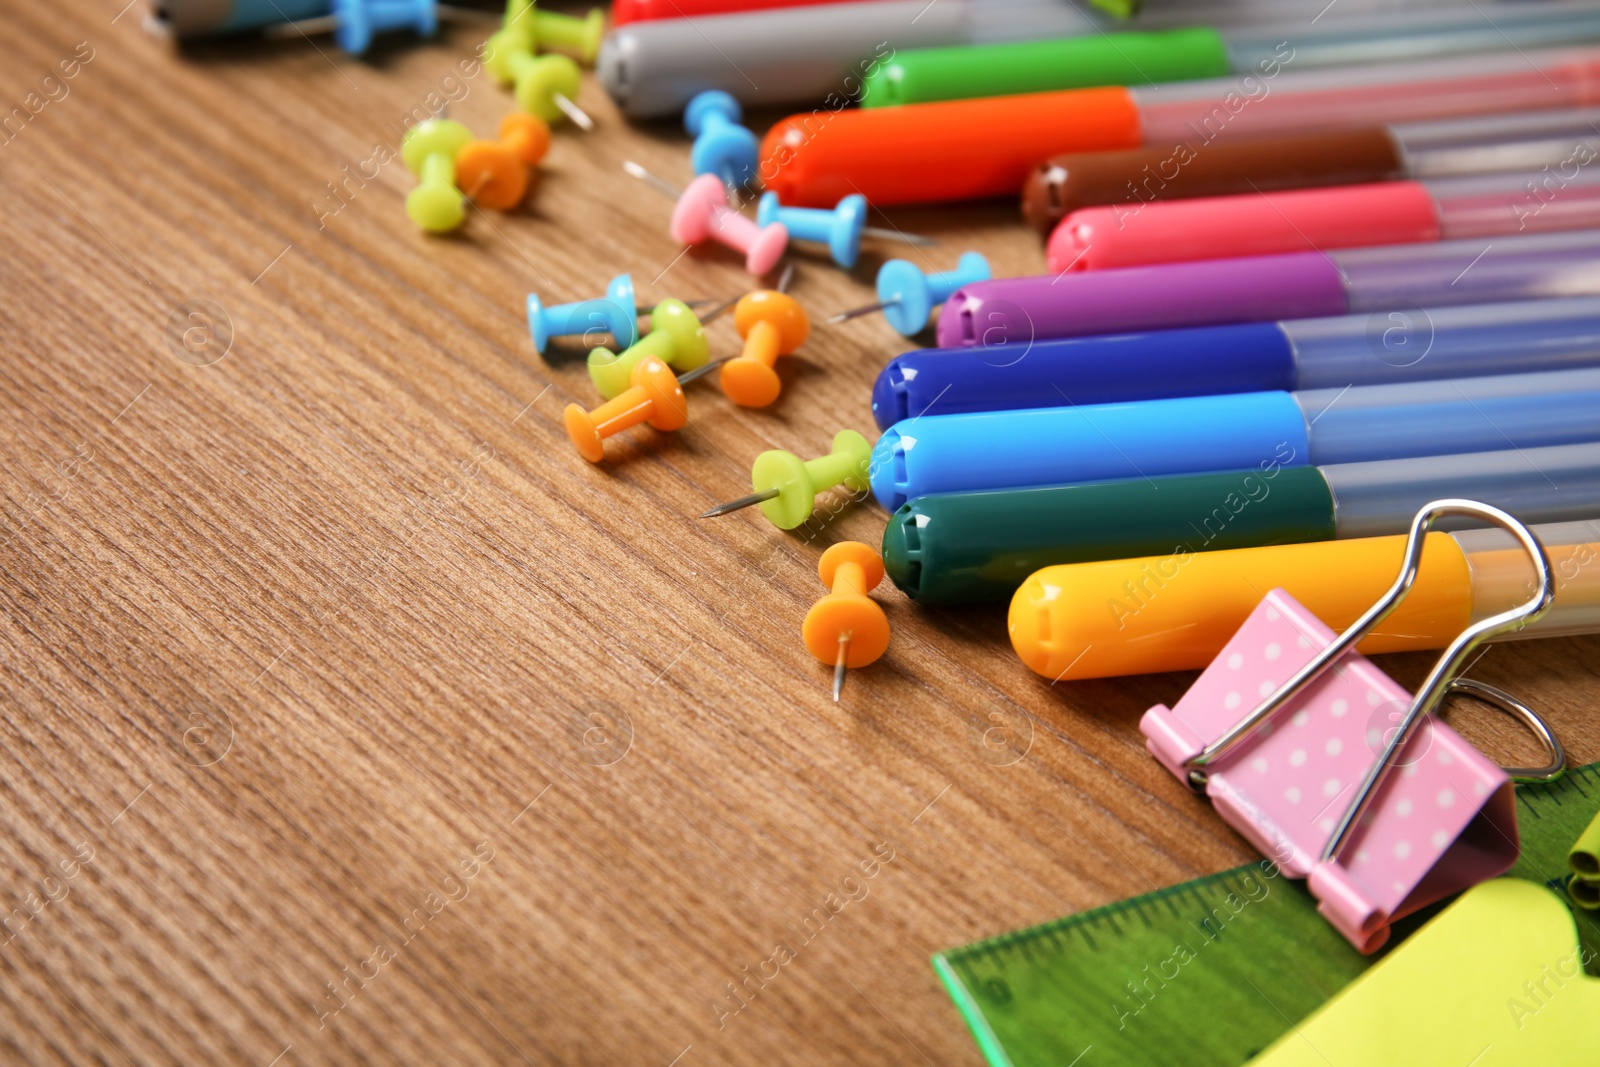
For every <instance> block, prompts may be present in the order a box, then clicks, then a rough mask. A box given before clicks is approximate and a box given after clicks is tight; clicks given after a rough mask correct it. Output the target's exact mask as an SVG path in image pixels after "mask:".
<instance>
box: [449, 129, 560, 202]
mask: <svg viewBox="0 0 1600 1067" xmlns="http://www.w3.org/2000/svg"><path fill="white" fill-rule="evenodd" d="M549 150H550V126H549V125H548V124H547V123H546V122H545V121H544V119H541V118H540V117H539V116H537V115H529V114H527V113H525V112H521V111H513V112H512V113H511V114H509V115H507V116H506V117H505V118H503V119H501V120H500V139H499V140H497V141H472V142H471V143H469V144H467V145H466V146H464V147H463V148H462V149H461V151H460V152H459V153H458V154H457V155H456V184H457V185H458V186H460V188H461V191H462V192H463V193H464V194H465V195H466V197H467V199H468V200H471V201H473V202H475V203H477V204H480V205H482V206H483V207H489V208H494V209H495V210H496V211H510V210H511V209H512V208H514V207H516V206H517V205H518V204H520V203H522V198H523V197H524V196H525V195H527V192H528V175H529V171H530V170H531V169H532V168H533V167H536V166H538V164H539V161H540V160H541V159H543V158H544V154H545V153H546V152H548V151H549Z"/></svg>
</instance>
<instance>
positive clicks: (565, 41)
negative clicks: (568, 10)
mask: <svg viewBox="0 0 1600 1067" xmlns="http://www.w3.org/2000/svg"><path fill="white" fill-rule="evenodd" d="M504 28H505V29H507V30H510V31H512V33H514V34H515V40H516V42H517V47H518V48H519V49H520V50H521V51H524V52H532V51H533V50H534V49H535V47H537V48H539V49H548V48H556V49H559V50H561V51H563V52H570V53H571V54H573V55H575V56H577V57H578V59H579V60H580V61H582V62H584V63H587V64H589V65H590V66H593V65H594V60H595V57H596V56H598V55H599V54H600V40H601V38H603V37H604V36H605V33H606V16H605V12H603V11H601V10H600V9H599V8H597V7H593V8H590V9H589V14H588V16H586V17H585V18H581V19H580V18H575V17H573V16H572V15H563V14H560V13H558V12H554V11H541V10H539V8H538V5H536V4H535V3H534V2H533V0H506V17H505V22H504Z"/></svg>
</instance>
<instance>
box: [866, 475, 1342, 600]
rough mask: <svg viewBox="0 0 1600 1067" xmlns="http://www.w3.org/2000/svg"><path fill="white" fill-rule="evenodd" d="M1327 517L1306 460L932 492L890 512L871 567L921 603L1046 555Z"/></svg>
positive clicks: (1172, 548)
mask: <svg viewBox="0 0 1600 1067" xmlns="http://www.w3.org/2000/svg"><path fill="white" fill-rule="evenodd" d="M1333 519H1334V516H1333V493H1332V492H1331V491H1330V490H1329V488H1328V482H1327V480H1326V479H1325V478H1324V477H1323V476H1322V473H1321V472H1320V471H1319V470H1318V469H1317V468H1315V467H1279V468H1276V469H1274V470H1273V472H1272V473H1271V474H1268V473H1266V472H1264V471H1260V470H1241V471H1226V472H1223V473H1219V474H1195V475H1185V476H1175V477H1169V478H1154V479H1151V478H1130V479H1127V480H1126V481H1116V482H1091V483H1085V484H1081V485H1058V486H1046V487H1042V488H1036V489H995V490H988V491H983V492H970V493H935V494H932V495H929V496H921V497H916V498H914V499H912V500H910V501H908V502H907V503H905V504H903V505H901V507H900V508H899V509H898V510H897V511H896V512H895V513H894V514H893V515H892V516H890V518H889V525H888V527H887V528H885V530H884V532H883V565H884V569H885V570H886V571H887V572H888V574H889V577H890V578H891V579H893V580H894V584H895V585H897V586H899V587H900V589H901V590H902V591H904V592H905V594H906V595H907V596H909V597H911V598H912V599H914V600H920V601H922V602H923V603H926V604H959V603H968V604H970V603H986V602H1003V601H1006V600H1009V599H1011V595H1012V594H1013V593H1015V592H1016V591H1017V587H1018V586H1020V585H1021V584H1022V583H1023V581H1024V580H1026V579H1027V577H1028V576H1029V575H1030V574H1032V573H1033V572H1034V571H1037V570H1039V569H1040V568H1042V567H1049V566H1053V565H1055V564H1057V563H1080V562H1084V561H1088V560H1101V559H1124V558H1131V557H1137V556H1164V555H1167V554H1169V553H1176V554H1185V553H1187V552H1191V551H1193V552H1199V551H1205V550H1212V549H1224V548H1250V547H1255V546H1259V545H1280V544H1291V543H1295V542H1303V541H1328V540H1332V539H1333V537H1334V521H1333Z"/></svg>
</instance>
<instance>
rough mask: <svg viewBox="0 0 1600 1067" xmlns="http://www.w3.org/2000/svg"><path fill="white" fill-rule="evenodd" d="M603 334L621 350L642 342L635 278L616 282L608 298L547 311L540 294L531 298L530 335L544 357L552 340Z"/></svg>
mask: <svg viewBox="0 0 1600 1067" xmlns="http://www.w3.org/2000/svg"><path fill="white" fill-rule="evenodd" d="M602 331H603V332H605V333H609V334H610V335H611V336H612V337H613V338H614V339H615V341H616V344H617V346H618V347H619V348H630V347H632V346H633V345H634V344H635V343H636V342H637V341H638V340H639V321H638V316H637V311H636V309H635V307H634V295H633V278H632V277H630V276H629V275H626V274H619V275H617V276H616V277H615V278H612V279H611V284H610V285H607V286H606V295H605V296H602V297H596V298H594V299H592V300H574V301H572V302H571V303H567V304H555V305H552V306H550V307H545V306H544V303H543V302H542V301H541V300H540V299H539V294H538V293H529V294H528V332H529V333H530V334H532V335H533V350H534V351H535V352H538V353H539V354H540V355H543V354H544V350H545V347H546V346H547V345H549V343H550V339H551V338H552V337H578V336H582V335H584V334H588V333H598V332H602ZM623 388H626V385H624V386H623ZM621 391H622V390H621V389H618V390H615V391H614V392H621ZM608 395H611V394H608Z"/></svg>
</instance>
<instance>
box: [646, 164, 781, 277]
mask: <svg viewBox="0 0 1600 1067" xmlns="http://www.w3.org/2000/svg"><path fill="white" fill-rule="evenodd" d="M623 166H624V168H625V169H626V170H627V171H628V173H629V174H632V175H633V176H634V177H637V178H642V179H644V180H645V181H647V182H649V183H650V184H651V185H653V186H655V187H656V188H657V189H660V190H661V191H662V192H665V193H668V194H670V195H672V196H674V197H676V198H677V201H678V206H677V207H675V208H673V210H672V224H671V227H670V229H669V232H670V233H671V234H672V239H673V240H675V241H682V242H683V243H684V244H686V245H697V244H700V243H701V242H703V241H706V240H708V239H709V240H715V241H718V242H720V243H721V244H725V245H727V246H728V247H729V248H735V249H738V250H739V251H740V252H743V253H744V268H745V270H747V271H749V272H750V273H751V274H754V275H757V276H758V277H759V276H760V275H763V274H766V273H768V272H769V271H771V270H772V269H773V268H774V267H776V266H777V265H778V261H779V260H780V259H782V258H783V253H784V252H785V250H787V249H788V247H789V231H788V229H787V228H786V227H785V226H784V225H783V223H781V222H774V223H769V224H768V225H766V226H758V225H757V224H756V223H754V222H752V221H751V220H750V219H748V218H746V217H745V216H743V215H741V214H739V213H738V212H737V211H735V210H733V209H732V208H731V207H729V206H728V191H727V189H726V188H725V187H724V186H723V184H722V179H721V178H719V177H717V176H716V175H715V174H702V175H701V176H700V177H698V178H696V179H695V180H694V181H692V182H690V183H689V188H687V189H684V190H683V191H682V192H679V191H678V190H677V189H674V188H673V187H672V186H671V185H668V184H667V183H666V182H664V181H662V180H661V179H660V178H657V177H656V176H655V175H653V174H651V173H650V172H648V171H646V170H645V169H644V168H643V167H641V166H639V165H638V164H637V163H631V164H623Z"/></svg>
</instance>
